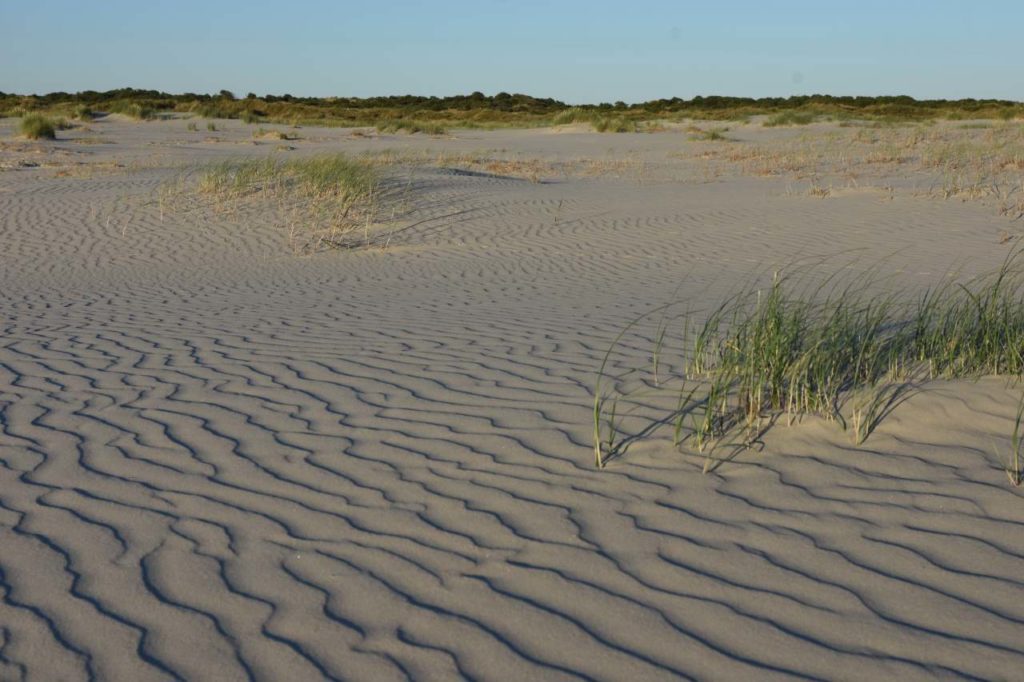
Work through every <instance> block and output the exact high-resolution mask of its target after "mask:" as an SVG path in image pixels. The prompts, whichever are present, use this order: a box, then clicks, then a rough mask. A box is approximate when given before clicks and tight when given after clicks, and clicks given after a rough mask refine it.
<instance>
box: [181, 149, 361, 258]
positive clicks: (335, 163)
mask: <svg viewBox="0 0 1024 682" xmlns="http://www.w3.org/2000/svg"><path fill="white" fill-rule="evenodd" d="M379 187H380V176H379V174H378V172H377V170H376V168H375V166H374V164H372V163H370V162H368V161H367V160H365V159H359V158H350V157H347V156H345V155H342V154H337V155H332V156H322V157H314V158H307V159H289V160H286V161H285V160H280V159H278V158H274V157H267V158H264V159H243V160H232V161H224V162H220V163H217V164H213V165H211V166H208V167H205V168H203V169H201V171H200V173H199V180H198V184H197V188H198V191H199V192H200V194H202V195H204V196H207V197H211V198H213V199H214V200H215V201H216V202H218V205H221V206H223V205H225V204H231V203H233V202H238V201H242V200H268V201H270V202H272V203H273V210H276V211H284V212H285V213H287V219H288V223H289V241H290V243H291V246H292V248H293V250H295V251H302V252H312V251H317V250H320V249H323V248H351V247H353V246H357V245H360V244H369V241H370V239H369V227H370V225H371V224H372V223H373V221H374V212H375V210H376V208H377V206H376V204H377V197H378V192H379ZM357 232H359V233H360V234H359V235H358V237H356V236H355V235H356V233H357Z"/></svg>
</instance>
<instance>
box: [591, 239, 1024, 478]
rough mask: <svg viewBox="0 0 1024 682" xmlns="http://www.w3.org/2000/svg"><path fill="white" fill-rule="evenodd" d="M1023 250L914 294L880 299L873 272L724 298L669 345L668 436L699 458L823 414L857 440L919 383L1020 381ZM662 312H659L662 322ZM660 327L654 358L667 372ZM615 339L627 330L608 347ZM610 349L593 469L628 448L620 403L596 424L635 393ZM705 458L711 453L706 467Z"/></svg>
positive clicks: (777, 279)
mask: <svg viewBox="0 0 1024 682" xmlns="http://www.w3.org/2000/svg"><path fill="white" fill-rule="evenodd" d="M1021 253H1022V252H1021V251H1014V252H1011V253H1010V254H1009V255H1008V256H1007V258H1006V259H1005V261H1004V262H1003V264H1002V266H1001V267H1000V268H999V269H998V270H997V271H996V272H994V273H991V274H989V275H986V276H982V277H977V278H974V279H969V280H966V281H950V282H948V283H946V284H943V285H940V286H938V287H935V288H932V289H928V290H925V291H923V292H922V293H921V294H920V295H919V296H916V297H909V298H905V297H903V296H900V295H897V294H895V293H886V292H885V288H884V282H881V281H880V280H879V278H877V277H875V276H874V275H873V274H872V273H868V274H866V275H864V276H862V277H860V278H857V279H855V280H854V281H852V282H846V283H843V284H839V283H838V282H837V281H826V282H819V283H817V284H815V285H812V282H810V280H808V279H807V278H803V277H800V276H798V275H796V274H794V275H789V274H776V275H775V276H774V277H773V279H772V281H771V283H770V284H769V285H768V286H765V287H762V288H756V287H751V288H748V289H746V290H743V291H741V292H739V293H738V294H736V295H734V296H732V297H730V298H729V299H727V300H726V301H725V302H724V303H723V304H721V305H720V306H719V307H718V308H717V309H714V310H712V311H710V312H709V313H708V314H706V315H705V316H704V317H703V321H702V322H700V323H699V324H697V325H694V324H693V323H692V322H691V321H689V320H684V321H682V324H681V325H680V326H681V327H682V328H683V329H684V330H685V331H684V332H683V334H682V338H680V339H678V340H677V343H676V344H675V347H677V348H681V349H683V350H682V351H681V355H682V357H681V358H680V362H678V363H677V370H676V375H675V376H674V377H672V378H673V379H675V380H676V385H677V386H681V388H678V389H676V390H678V391H679V402H678V405H677V408H676V413H675V414H673V415H667V416H666V419H665V420H664V421H665V422H666V423H672V424H673V425H674V432H675V434H674V439H673V440H674V441H675V442H676V443H677V444H679V443H681V442H683V441H684V440H689V442H690V443H691V444H692V445H693V446H694V448H695V449H696V450H697V451H698V452H702V453H703V452H706V451H708V449H709V447H713V446H714V445H715V444H716V443H718V442H721V441H722V439H723V438H724V437H725V436H726V435H727V434H734V433H737V432H738V433H740V434H743V435H744V438H742V439H741V440H742V441H745V442H748V443H749V442H751V441H753V440H754V439H755V438H756V437H758V436H759V435H760V434H761V433H762V430H761V427H762V424H763V423H764V422H765V421H766V420H768V421H771V420H775V419H777V418H778V417H785V418H786V420H787V421H790V422H791V421H793V420H794V419H798V418H799V417H800V416H802V415H818V416H822V417H824V418H826V419H829V420H834V421H836V422H838V423H840V424H841V425H842V426H843V428H848V429H849V430H850V432H851V434H852V438H853V441H854V442H855V443H857V444H860V443H861V442H863V441H864V440H865V439H866V438H867V437H868V436H869V435H870V433H871V431H872V430H873V429H874V427H875V426H876V425H877V424H878V423H879V421H880V420H881V419H882V417H884V415H885V414H887V413H888V411H890V410H891V409H893V408H894V407H895V406H897V405H898V404H899V403H900V402H901V401H902V400H903V399H905V398H906V397H907V395H908V389H909V387H911V386H912V385H913V383H914V382H916V381H918V380H921V379H927V378H939V377H941V378H950V379H952V378H961V377H978V376H983V375H1009V376H1015V377H1019V376H1021V375H1022V374H1024V270H1022V268H1021ZM664 308H665V307H664V306H662V307H661V308H659V309H657V310H659V311H661V313H662V316H664ZM639 322H640V320H639V319H638V320H634V321H633V322H631V323H630V325H629V328H632V327H634V326H636V325H637V324H639ZM662 325H663V323H662V322H659V331H658V333H657V338H656V344H655V345H656V353H655V355H657V356H659V360H660V363H659V364H661V365H662V368H659V370H660V371H661V372H662V374H664V371H663V365H664V360H663V359H662V358H661V357H660V356H661V355H662V354H663V346H664V345H665V343H666V342H665V340H664V338H663V334H662V332H661V331H660V330H661V326H662ZM627 329H628V328H627ZM624 332H625V330H624V331H623V333H624ZM621 339H622V334H620V336H619V337H618V338H617V339H616V340H615V341H614V342H613V347H614V346H615V345H617V344H618V343H619V342H620V341H621ZM611 352H612V349H611V348H610V349H609V352H608V354H606V356H605V360H604V362H603V364H602V366H601V368H600V370H599V375H598V380H597V383H596V386H595V398H594V420H595V424H594V438H595V443H594V452H595V460H596V464H597V466H598V467H602V466H604V464H605V462H606V461H607V459H608V458H609V457H613V456H617V455H620V454H622V449H623V448H622V443H623V442H624V441H623V440H622V439H621V438H620V439H619V441H618V442H616V441H615V440H614V439H613V438H612V434H619V433H620V432H621V429H622V419H621V407H620V408H619V410H620V417H619V421H618V422H616V423H615V424H614V428H613V429H611V430H608V429H602V423H603V422H605V421H608V418H609V415H607V414H606V409H605V408H606V406H609V405H612V404H615V405H619V404H620V403H622V402H628V401H629V400H630V399H631V398H632V396H630V395H627V394H624V393H620V392H618V391H616V389H615V382H614V381H612V379H611V378H610V377H609V376H608V366H609V362H608V358H609V357H610V355H611ZM652 383H656V384H660V385H668V383H670V382H668V381H665V379H664V378H660V379H659V380H658V381H657V382H652ZM698 389H699V390H698ZM844 408H852V409H845V410H844ZM844 412H845V413H846V415H848V416H849V419H847V416H844ZM602 432H605V433H607V434H609V435H608V436H602ZM711 462H712V459H711V456H710V454H708V455H707V459H706V461H705V471H706V470H707V469H708V468H709V466H710V465H711Z"/></svg>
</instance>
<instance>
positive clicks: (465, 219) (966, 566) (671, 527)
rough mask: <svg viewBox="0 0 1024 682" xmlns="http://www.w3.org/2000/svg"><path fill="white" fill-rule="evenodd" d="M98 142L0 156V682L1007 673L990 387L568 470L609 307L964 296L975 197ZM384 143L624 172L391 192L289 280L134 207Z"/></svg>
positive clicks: (154, 129)
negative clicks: (922, 287)
mask: <svg viewBox="0 0 1024 682" xmlns="http://www.w3.org/2000/svg"><path fill="white" fill-rule="evenodd" d="M93 125H94V128H95V130H94V131H93V132H91V133H89V134H88V135H91V136H93V137H95V136H102V137H104V138H105V139H108V140H109V141H110V142H111V144H98V143H97V144H89V143H83V144H76V143H75V142H74V136H75V135H76V133H70V134H66V135H65V137H70V138H71V139H65V140H63V141H58V142H56V143H39V144H35V143H31V144H30V143H24V142H11V143H10V144H9V145H7V146H6V147H5V148H4V149H3V150H0V154H2V155H3V156H2V158H0V160H4V161H7V163H6V164H5V168H7V170H3V171H0V245H2V248H0V330H2V334H0V427H2V428H0V679H3V680H8V679H10V680H20V679H35V680H55V679H62V680H75V679H102V680H114V679H117V680H151V679H152V680H158V679H160V680H163V679H210V680H233V679H292V680H300V679H320V678H332V679H361V680H371V679H372V680H388V679H407V678H415V679H458V678H470V679H531V680H532V679H609V680H610V679H636V680H640V679H643V680H654V679H674V678H694V679H729V680H739V679H751V680H767V679H790V678H807V679H812V678H814V679H817V678H830V679H836V678H842V679H889V678H892V679H935V678H963V677H966V678H985V679H1013V678H1015V677H1017V675H1018V671H1019V670H1020V667H1021V665H1022V664H1024V655H1022V654H1021V642H1020V636H1019V635H1020V632H1021V629H1022V625H1024V600H1022V599H1021V598H1020V597H1021V596H1022V594H1024V578H1022V577H1021V573H1020V570H1019V568H1020V565H1021V563H1020V562H1021V560H1022V559H1024V537H1022V535H1021V533H1020V530H1021V523H1022V522H1024V504H1022V501H1021V499H1020V494H1019V493H1018V491H1016V490H1014V489H1013V488H1011V487H1009V486H1008V485H1006V479H1005V476H1004V474H1003V472H1002V471H1001V469H1000V463H999V461H998V460H997V459H996V458H995V455H994V454H993V450H998V449H999V448H1005V447H1007V444H1008V438H1009V433H1010V432H1011V431H1012V421H1013V417H1014V413H1015V408H1016V400H1017V397H1016V396H1018V395H1019V391H1020V389H1019V387H1008V386H1006V384H1005V383H1004V382H1002V381H1000V380H996V379H986V380H983V381H981V382H976V383H941V382H933V383H932V384H929V385H928V386H927V387H926V389H925V390H923V391H922V392H920V393H919V394H917V395H915V396H914V397H913V398H911V399H910V400H909V401H908V402H907V403H905V404H904V405H902V406H901V407H900V408H899V409H898V410H897V411H895V412H893V414H892V415H890V416H889V417H888V418H887V419H886V420H884V421H883V423H882V424H881V425H880V426H879V428H878V429H877V431H876V433H875V434H873V435H872V437H871V438H870V439H869V440H868V441H867V442H866V443H864V444H863V445H862V446H859V447H854V446H852V445H850V441H849V438H848V437H847V436H846V435H845V434H843V433H842V432H841V431H839V430H838V429H837V428H836V427H835V426H834V425H830V424H822V423H817V422H815V421H814V420H807V421H806V422H805V423H802V424H799V425H797V426H794V427H790V428H786V427H781V426H780V427H776V428H775V429H773V430H772V432H771V433H770V435H769V437H767V438H766V439H765V447H764V449H763V450H762V451H761V452H754V451H747V452H744V453H741V454H740V455H739V456H738V457H737V459H736V460H735V461H734V462H733V463H731V464H729V465H727V466H724V467H721V468H719V469H718V470H716V471H715V472H714V473H712V474H709V475H706V476H702V475H701V474H700V461H699V459H697V458H694V457H691V456H686V455H683V454H680V453H678V452H676V451H675V450H674V449H673V448H672V446H671V443H670V437H669V434H661V433H655V434H654V435H652V436H651V437H649V438H647V439H644V440H642V441H641V442H639V443H637V444H636V445H635V446H634V447H633V448H631V449H630V451H629V452H628V454H627V456H625V457H623V458H621V459H619V460H616V461H615V462H613V463H612V465H611V466H609V468H607V469H606V470H603V471H597V470H594V469H593V468H592V462H591V459H592V455H591V443H590V435H589V434H590V429H591V423H590V415H589V411H590V393H589V392H590V388H591V385H592V381H593V378H594V373H595V371H596V369H597V366H598V365H599V364H600V361H601V357H602V356H603V354H604V352H605V349H606V348H607V346H608V344H609V343H610V342H611V340H612V339H613V338H614V337H615V335H616V334H617V333H618V331H619V330H620V329H621V328H622V326H623V325H624V324H625V323H626V322H627V321H628V320H629V319H631V318H632V317H634V316H635V315H636V314H638V313H640V312H643V311H644V310H646V309H649V308H651V307H653V306H654V305H656V304H658V303H661V302H664V301H668V300H670V299H671V298H672V297H673V296H678V295H681V294H680V292H682V294H683V295H699V296H702V297H707V298H708V299H714V298H715V297H716V296H721V295H724V294H726V293H728V292H729V291H730V290H731V289H732V288H734V286H735V285H736V283H737V282H740V281H742V280H745V279H746V278H747V277H748V276H749V275H750V273H751V272H753V271H755V270H761V271H763V270H764V269H765V268H769V269H770V268H771V267H772V266H773V265H774V264H779V263H784V262H787V261H789V260H791V259H792V258H794V257H797V256H828V255H832V254H839V253H857V254H859V255H860V256H861V257H862V258H864V259H866V260H870V259H878V258H883V257H888V258H889V260H888V261H887V263H889V266H890V269H891V271H892V273H891V274H892V276H893V277H894V278H896V279H897V280H898V281H900V282H903V283H907V284H927V283H933V282H935V281H938V280H939V278H941V277H942V276H943V274H944V273H945V272H946V271H947V268H948V267H950V266H951V265H954V264H956V265H959V266H961V267H962V268H963V269H964V270H966V271H981V270H986V269H989V268H991V267H992V266H994V265H996V264H998V263H999V262H1000V261H1001V260H1002V259H1003V258H1004V257H1005V255H1006V252H1007V249H1008V248H1011V246H1010V245H1007V244H1000V239H999V234H1000V233H1001V232H1002V231H1004V230H1007V229H1013V225H1012V223H1009V222H1008V221H1007V219H1006V218H1005V217H1003V216H999V215H998V214H997V213H996V212H995V211H993V210H992V208H991V207H990V206H987V205H985V204H984V203H983V202H982V203H972V202H959V201H942V200H938V199H935V198H929V197H926V196H920V195H919V193H916V192H915V189H916V188H919V187H921V186H924V184H925V180H924V179H922V178H916V177H907V176H904V185H903V186H902V188H897V189H902V190H904V191H898V192H896V194H895V196H893V197H892V198H891V199H890V198H889V196H887V194H886V192H884V191H882V190H881V189H872V188H871V186H870V183H869V182H865V181H864V179H863V178H862V179H861V182H860V183H859V184H858V187H857V188H853V187H852V186H851V187H849V188H848V189H849V191H845V192H844V191H836V192H835V193H834V195H833V196H830V197H828V198H827V199H824V200H823V199H817V198H813V197H810V196H807V195H806V193H805V192H804V191H803V189H802V188H803V187H804V186H805V184H806V179H803V180H802V179H800V178H793V177H774V178H758V177H749V176H747V175H744V174H742V173H739V172H738V171H737V172H735V173H730V172H720V173H719V175H717V176H715V177H707V176H706V173H705V170H704V169H705V166H704V165H703V164H704V162H703V161H702V160H701V158H700V155H699V153H698V152H696V151H693V150H694V149H695V144H696V143H694V142H691V141H688V140H687V139H686V137H685V136H683V135H679V134H672V133H666V134H659V135H642V134H640V135H597V134H592V133H578V132H566V133H563V134H560V135H550V134H548V133H545V132H543V131H511V132H476V131H473V132H465V133H456V134H455V136H454V137H452V138H436V139H435V138H425V137H420V136H415V137H408V136H406V137H402V136H381V137H380V138H377V139H353V138H351V137H349V136H347V134H346V131H338V130H329V129H324V130H318V129H307V130H304V131H302V132H303V139H301V140H298V141H295V142H292V143H290V144H291V145H292V146H294V147H296V148H295V149H294V150H293V151H290V152H279V151H277V150H276V149H275V145H274V144H271V143H266V144H254V143H253V142H252V141H251V139H250V133H249V129H248V128H247V127H245V126H243V125H241V124H238V123H228V124H225V125H224V126H223V130H222V131H221V132H220V133H218V135H217V136H216V137H217V138H218V139H217V141H216V142H213V141H209V142H207V141H204V137H205V133H204V134H203V135H197V134H195V133H188V132H187V131H186V130H185V124H184V123H183V122H181V121H166V122H152V123H145V124H138V123H129V122H119V121H100V122H97V123H95V124H93ZM786 134H788V131H762V130H761V129H758V128H755V127H753V126H751V127H750V129H749V130H748V131H746V132H742V131H741V132H740V133H737V135H738V136H739V137H742V136H744V135H746V136H748V137H752V136H768V135H777V136H782V137H784V136H785V135H786ZM12 135H13V127H12V125H11V124H10V122H9V121H8V122H6V123H0V137H2V138H4V139H6V140H10V138H11V136H12ZM78 135H79V136H80V137H84V136H86V134H85V133H79V134H78ZM765 139H766V140H768V141H769V142H770V139H769V138H765ZM772 139H774V138H772ZM780 139H781V138H780ZM762 142H764V140H762ZM765 143H767V142H765ZM383 148H405V149H417V150H422V149H425V150H427V152H428V153H433V152H435V151H438V150H447V151H453V152H459V153H463V152H466V153H468V152H471V151H474V150H481V149H483V150H506V152H505V153H507V154H517V155H521V156H534V157H539V158H542V159H543V160H544V161H545V162H548V163H551V164H556V163H558V162H560V161H570V160H572V161H577V160H579V159H589V160H591V161H607V160H608V159H616V158H619V159H623V158H624V159H634V160H635V161H636V165H635V167H633V166H629V167H625V168H623V167H615V168H613V169H612V170H610V171H609V172H606V173H600V172H595V173H580V174H575V175H574V174H572V173H561V172H558V173H554V174H553V175H552V177H549V178H547V180H548V181H546V182H539V183H535V182H530V181H529V180H527V179H522V178H517V177H511V176H504V175H500V174H488V173H485V172H481V173H463V172H454V171H453V170H452V169H451V168H448V167H434V166H429V165H427V166H420V167H417V168H416V169H415V170H414V171H408V172H410V173H411V175H410V177H411V178H412V179H411V180H410V186H411V187H413V188H414V189H413V190H412V193H411V194H410V198H409V201H410V202H411V213H410V215H414V216H415V220H412V219H410V220H409V223H410V224H412V223H415V225H414V226H413V227H411V228H410V229H409V230H407V231H405V232H403V233H402V236H401V238H400V239H396V240H395V242H394V243H392V244H390V245H389V248H388V249H387V250H385V251H381V250H379V249H375V250H368V251H359V250H356V251H351V252H345V253H339V252H333V253H324V254H319V255H315V256H312V257H296V256H293V255H292V254H291V253H290V252H289V251H288V249H287V247H286V239H285V236H284V235H283V233H282V231H281V229H280V226H279V225H276V224H274V223H273V221H272V220H269V219H267V217H266V216H264V215H262V214H261V213H260V212H259V211H258V210H251V211H249V212H246V211H245V210H243V211H242V212H240V213H235V214H231V215H228V214H223V213H217V212H212V211H200V210H194V209H192V208H188V209H185V208H183V207H181V206H177V207H176V206H163V205H161V204H160V203H159V202H158V201H157V200H156V198H155V197H156V196H157V191H158V189H159V188H160V187H161V186H162V185H164V184H166V183H167V182H169V181H171V180H173V178H175V177H177V175H179V174H180V173H181V170H182V168H183V167H184V166H187V165H189V164H195V163H199V162H202V161H204V160H214V159H222V158H229V157H234V156H239V155H246V154H273V153H281V154H283V153H288V154H297V155H302V154H306V153H315V152H322V151H338V150H342V151H349V152H353V153H355V152H360V151H366V150H368V149H369V150H373V149H383ZM507 150H512V151H511V152H508V151H507ZM487 153H492V152H487ZM493 153H498V152H493ZM677 153H678V154H681V155H682V156H681V157H680V158H676V157H673V156H672V155H673V154H677ZM112 162H116V163H117V164H120V166H118V165H115V164H114V163H112ZM30 164H35V165H30ZM592 165H594V164H592ZM882 173H883V171H879V174H880V177H881V174H882ZM897 175H898V174H897ZM888 182H889V181H887V180H880V181H879V182H878V183H876V184H877V185H878V188H881V187H882V186H883V185H886V184H888ZM794 186H796V187H798V188H800V189H799V190H798V191H794V190H793V187H794ZM894 254H895V255H894ZM823 267H824V266H823ZM632 352H634V353H635V355H636V356H637V357H638V358H639V357H642V356H643V354H644V353H646V352H649V349H645V348H643V347H642V346H641V345H637V346H636V347H635V348H634V349H633V351H632ZM993 444H995V447H993Z"/></svg>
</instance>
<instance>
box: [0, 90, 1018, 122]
mask: <svg viewBox="0 0 1024 682" xmlns="http://www.w3.org/2000/svg"><path fill="white" fill-rule="evenodd" d="M83 107H85V108H88V110H90V111H92V112H96V113H111V112H115V113H124V114H127V115H130V116H133V117H135V118H138V119H147V118H152V117H153V116H155V115H158V114H161V113H170V112H181V113H191V114H197V115H199V116H203V117H205V118H234V119H241V120H243V121H245V122H248V123H251V122H256V121H260V122H264V121H265V122H269V123H307V124H319V125H336V126H375V125H377V124H378V123H381V122H385V123H384V125H387V123H386V122H387V121H416V122H418V123H419V124H424V125H426V124H429V125H431V126H437V127H438V128H445V127H480V128H486V127H498V126H535V125H536V126H539V125H552V124H557V123H560V122H572V121H579V122H587V123H591V124H593V127H594V128H595V129H603V130H607V131H631V130H634V129H636V124H637V123H638V122H642V121H650V120H654V119H682V118H695V119H708V120H743V119H746V118H748V117H750V116H755V115H766V116H768V117H769V118H768V121H769V125H773V124H774V125H794V124H797V125H799V124H802V123H804V122H809V121H811V120H814V119H815V118H817V117H822V118H831V119H840V120H843V119H873V120H900V121H915V120H928V119H936V118H947V119H997V118H1001V119H1012V118H1024V104H1022V103H1020V102H1012V101H1008V100H995V99H960V100H916V99H914V98H912V97H907V96H886V97H833V96H830V95H801V96H794V97H763V98H760V99H753V98H749V97H719V96H710V97H700V96H698V97H694V98H693V99H681V98H679V97H673V98H670V99H657V100H651V101H648V102H641V103H636V104H626V103H625V102H615V103H614V104H612V103H602V104H584V105H575V106H572V105H569V104H566V103H565V102H561V101H559V100H555V99H551V98H538V97H531V96H529V95H522V94H510V93H507V92H499V93H498V94H496V95H484V94H483V93H480V92H474V93H471V94H469V95H455V96H451V97H423V96H417V95H400V96H391V97H367V98H355V97H294V96H292V95H289V94H285V95H269V94H268V95H263V96H258V95H256V94H255V93H249V94H248V95H247V96H246V97H244V98H239V97H236V96H235V95H234V94H233V93H231V92H229V91H227V90H222V91H220V92H219V93H217V94H200V93H183V94H168V93H165V92H160V91H157V90H138V89H133V88H122V89H119V90H109V91H107V92H96V91H93V90H86V91H83V92H78V93H67V92H53V93H49V94H46V95H15V94H6V93H0V116H19V115H22V114H25V113H39V112H45V113H48V114H52V115H65V116H74V115H75V113H76V112H77V111H79V110H81V108H83Z"/></svg>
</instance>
